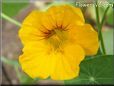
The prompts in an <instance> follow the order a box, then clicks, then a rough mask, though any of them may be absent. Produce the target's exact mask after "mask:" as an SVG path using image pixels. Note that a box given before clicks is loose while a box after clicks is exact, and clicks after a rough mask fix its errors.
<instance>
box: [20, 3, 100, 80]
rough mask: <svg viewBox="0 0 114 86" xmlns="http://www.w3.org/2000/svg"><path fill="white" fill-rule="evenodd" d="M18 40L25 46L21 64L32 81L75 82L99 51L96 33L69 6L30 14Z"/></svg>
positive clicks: (78, 13)
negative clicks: (83, 63) (86, 62)
mask: <svg viewBox="0 0 114 86" xmlns="http://www.w3.org/2000/svg"><path fill="white" fill-rule="evenodd" d="M19 37H20V39H21V41H22V43H23V45H24V48H23V54H22V55H21V56H20V57H19V62H20V64H21V66H22V69H23V71H24V72H25V73H27V74H28V75H29V76H31V77H32V78H42V79H46V78H48V77H50V78H51V79H53V80H68V79H73V78H75V77H77V76H78V75H79V70H80V68H79V64H80V62H81V61H82V60H83V59H84V57H85V56H86V55H95V54H96V53H97V50H98V47H99V44H98V34H97V32H96V31H95V30H94V29H93V27H92V26H91V25H90V24H85V20H84V17H83V14H82V12H81V10H80V9H79V8H76V7H73V6H70V5H60V6H52V7H50V8H49V9H47V10H46V11H37V10H35V11H33V12H31V13H30V14H29V15H28V16H27V17H26V18H25V20H24V22H23V24H22V27H21V29H20V31H19Z"/></svg>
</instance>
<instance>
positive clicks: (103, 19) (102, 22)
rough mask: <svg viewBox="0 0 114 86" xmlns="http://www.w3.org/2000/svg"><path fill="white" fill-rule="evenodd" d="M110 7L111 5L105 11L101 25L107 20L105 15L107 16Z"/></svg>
mask: <svg viewBox="0 0 114 86" xmlns="http://www.w3.org/2000/svg"><path fill="white" fill-rule="evenodd" d="M109 8H110V6H108V7H107V8H106V10H105V12H104V15H103V18H102V20H101V26H103V23H104V20H105V16H106V13H107V12H108V9H109Z"/></svg>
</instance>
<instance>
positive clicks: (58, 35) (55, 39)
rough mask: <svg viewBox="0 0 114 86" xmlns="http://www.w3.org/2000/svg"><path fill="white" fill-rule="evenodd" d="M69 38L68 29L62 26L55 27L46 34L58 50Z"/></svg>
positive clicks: (50, 42) (48, 40)
mask: <svg viewBox="0 0 114 86" xmlns="http://www.w3.org/2000/svg"><path fill="white" fill-rule="evenodd" d="M67 38H68V34H67V31H66V30H63V29H61V28H55V29H53V30H51V31H49V33H48V34H47V35H46V40H47V42H48V43H49V44H50V45H52V46H53V48H54V49H56V50H57V49H60V47H61V46H62V45H63V44H64V43H65V42H66V40H67Z"/></svg>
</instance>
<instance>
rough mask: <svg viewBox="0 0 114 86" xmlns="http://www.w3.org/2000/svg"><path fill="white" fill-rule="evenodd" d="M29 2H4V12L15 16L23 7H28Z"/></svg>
mask: <svg viewBox="0 0 114 86" xmlns="http://www.w3.org/2000/svg"><path fill="white" fill-rule="evenodd" d="M27 5H28V3H16V2H13V3H11V2H10V3H6V2H3V3H2V12H3V13H5V14H7V15H8V16H10V17H12V16H15V15H16V14H17V13H18V12H19V11H20V10H21V9H22V8H24V7H26V6H27Z"/></svg>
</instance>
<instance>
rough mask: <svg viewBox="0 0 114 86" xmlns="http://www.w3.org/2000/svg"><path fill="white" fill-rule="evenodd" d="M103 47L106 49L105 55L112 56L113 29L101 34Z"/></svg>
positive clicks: (113, 53) (113, 52)
mask: <svg viewBox="0 0 114 86" xmlns="http://www.w3.org/2000/svg"><path fill="white" fill-rule="evenodd" d="M103 39H104V45H105V48H106V53H107V54H109V55H114V51H113V48H114V47H113V44H114V41H113V29H111V30H108V31H104V32H103Z"/></svg>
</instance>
